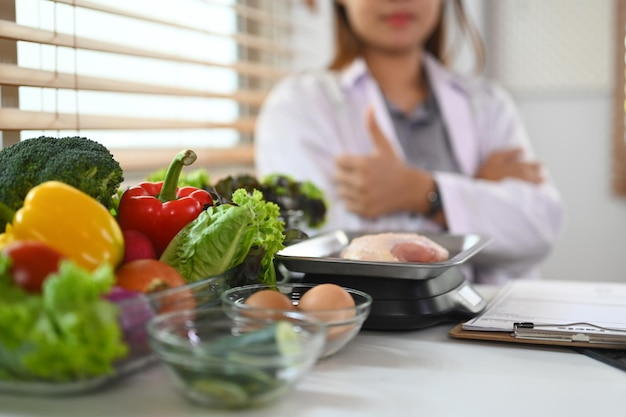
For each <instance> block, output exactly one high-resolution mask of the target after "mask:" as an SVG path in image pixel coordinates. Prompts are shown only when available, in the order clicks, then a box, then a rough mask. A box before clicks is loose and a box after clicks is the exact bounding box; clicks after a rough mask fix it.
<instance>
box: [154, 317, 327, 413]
mask: <svg viewBox="0 0 626 417" xmlns="http://www.w3.org/2000/svg"><path fill="white" fill-rule="evenodd" d="M147 330H148V334H149V340H150V345H151V347H152V349H153V350H154V352H155V353H156V355H157V357H158V358H159V359H160V360H161V361H162V363H163V364H164V365H165V369H166V370H167V373H168V375H169V376H170V378H171V380H172V381H173V383H174V385H175V386H176V388H177V389H178V390H179V391H180V392H181V393H182V394H183V395H184V396H185V397H186V398H187V399H188V400H190V401H191V402H193V403H196V404H199V405H202V406H205V407H208V408H213V409H247V408H254V407H261V406H264V405H267V404H270V403H273V402H275V401H277V400H278V399H280V398H281V397H284V395H285V394H286V393H287V392H289V391H290V389H291V388H293V387H294V386H295V384H296V383H297V382H298V381H299V380H300V379H301V378H302V377H303V376H304V375H305V374H306V373H307V371H309V370H310V369H311V368H312V367H313V365H314V364H315V362H316V360H317V359H318V357H319V355H320V354H321V351H322V349H323V347H324V342H325V335H326V328H325V325H324V324H323V323H321V322H320V321H319V320H316V319H314V318H312V317H310V316H307V315H305V314H301V313H298V312H286V313H284V314H280V315H277V316H275V317H274V318H273V319H272V320H263V319H255V318H248V317H242V316H238V317H233V316H229V315H226V314H225V312H224V310H223V308H222V307H220V306H217V307H215V306H214V307H208V308H199V309H192V310H179V311H174V312H169V313H166V314H160V315H157V316H155V317H154V318H152V319H151V320H150V321H149V322H148V324H147Z"/></svg>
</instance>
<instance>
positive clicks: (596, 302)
mask: <svg viewBox="0 0 626 417" xmlns="http://www.w3.org/2000/svg"><path fill="white" fill-rule="evenodd" d="M519 322H525V323H533V324H534V325H535V326H537V325H539V326H546V325H555V326H554V328H555V330H558V326H563V325H567V324H572V323H588V324H590V325H593V326H595V327H599V328H604V330H603V333H606V332H607V331H608V332H609V333H613V331H614V333H622V332H625V331H626V284H625V283H613V282H576V281H523V280H520V281H513V282H511V283H510V284H507V286H505V287H504V288H503V289H502V290H501V291H500V293H499V294H498V295H497V296H496V297H495V299H494V301H493V302H492V303H491V304H490V305H489V306H488V307H487V309H486V310H485V311H484V312H483V313H482V314H480V315H479V316H477V317H475V318H473V319H471V320H469V321H468V322H466V323H464V324H463V329H465V330H482V331H513V328H514V323H519ZM546 327H547V326H546ZM581 327H585V326H584V325H583V326H581ZM607 329H611V330H613V331H610V330H607Z"/></svg>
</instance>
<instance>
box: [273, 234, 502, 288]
mask: <svg viewBox="0 0 626 417" xmlns="http://www.w3.org/2000/svg"><path fill="white" fill-rule="evenodd" d="M364 234H366V233H359V232H347V231H343V230H337V231H333V232H328V233H323V234H320V235H317V236H314V237H312V238H310V239H307V240H303V241H301V242H298V243H295V244H293V245H291V246H288V247H286V248H285V249H283V250H281V251H280V252H278V253H277V254H276V260H277V261H278V262H279V263H281V264H283V265H284V267H285V268H287V269H288V270H289V271H292V272H300V273H305V274H334V275H349V276H367V277H386V278H400V279H409V280H427V279H431V278H434V277H436V276H439V275H441V274H442V273H443V272H445V271H447V270H448V269H449V268H452V267H455V266H459V265H462V264H463V263H465V262H466V261H467V260H469V259H470V258H471V257H473V256H474V255H476V254H477V253H478V252H480V251H481V250H482V249H484V248H485V247H486V246H487V245H489V244H490V243H491V242H492V238H487V237H484V236H481V235H477V234H467V235H452V234H425V233H424V235H425V236H427V237H429V238H430V239H432V240H433V241H435V242H436V243H438V244H440V245H441V246H443V247H444V248H446V249H447V250H448V251H449V253H450V257H449V259H448V260H447V261H445V262H433V263H415V262H372V261H359V260H351V259H343V258H340V257H339V253H340V252H341V250H342V249H343V248H344V247H346V246H347V245H348V244H349V243H350V242H351V241H352V239H354V238H355V237H358V236H362V235H364Z"/></svg>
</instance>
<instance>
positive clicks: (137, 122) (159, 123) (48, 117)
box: [0, 107, 256, 133]
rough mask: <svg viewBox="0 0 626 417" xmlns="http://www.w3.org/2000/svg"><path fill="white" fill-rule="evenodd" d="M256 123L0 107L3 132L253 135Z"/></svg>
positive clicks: (247, 120) (0, 124)
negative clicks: (206, 131)
mask: <svg viewBox="0 0 626 417" xmlns="http://www.w3.org/2000/svg"><path fill="white" fill-rule="evenodd" d="M255 122H256V119H255V118H248V119H238V120H235V121H233V122H214V121H195V120H179V119H172V120H167V119H156V118H155V119H151V118H138V117H132V118H131V117H118V116H101V115H88V114H80V115H76V114H68V113H49V112H36V111H25V110H18V109H12V108H7V107H3V108H0V126H2V128H3V130H92V129H95V130H134V129H142V130H150V129H235V130H237V131H239V132H244V133H252V132H253V131H254V124H255Z"/></svg>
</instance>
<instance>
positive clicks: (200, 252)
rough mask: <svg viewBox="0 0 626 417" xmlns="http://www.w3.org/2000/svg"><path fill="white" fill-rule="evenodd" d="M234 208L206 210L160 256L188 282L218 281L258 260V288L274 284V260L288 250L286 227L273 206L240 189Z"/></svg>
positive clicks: (224, 207)
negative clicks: (233, 270) (232, 271)
mask: <svg viewBox="0 0 626 417" xmlns="http://www.w3.org/2000/svg"><path fill="white" fill-rule="evenodd" d="M232 201H233V203H234V204H220V205H216V206H211V207H208V208H207V209H206V210H204V211H203V212H202V213H200V215H199V216H198V217H197V218H196V219H195V220H194V221H192V222H191V223H189V224H188V225H187V226H185V227H184V228H183V229H182V230H181V231H180V232H179V233H178V234H177V235H176V236H175V237H174V239H172V241H171V242H170V244H169V245H168V246H167V248H166V249H165V252H163V255H161V261H164V262H166V263H167V264H169V265H171V266H172V267H174V268H175V269H176V270H177V271H178V272H179V273H180V274H181V275H182V276H183V277H184V278H185V279H186V280H187V282H195V281H198V280H202V279H206V278H208V277H213V276H216V275H220V274H222V273H224V272H226V271H229V270H231V269H233V268H235V267H238V266H241V265H243V264H245V263H246V262H247V261H252V260H254V261H255V262H258V263H259V268H258V269H257V271H256V273H257V277H256V278H257V279H258V282H263V283H269V284H272V283H275V282H276V271H275V270H274V263H273V260H274V255H275V254H276V253H277V252H278V251H280V250H281V249H283V248H284V244H283V241H284V238H285V236H284V234H283V230H284V223H283V222H282V221H281V220H280V209H279V207H278V205H276V204H275V203H270V202H266V201H264V200H263V194H262V193H261V192H260V191H258V190H254V191H253V192H252V193H248V192H247V191H246V190H245V189H243V188H241V189H238V190H236V191H235V192H234V193H233V195H232Z"/></svg>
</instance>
